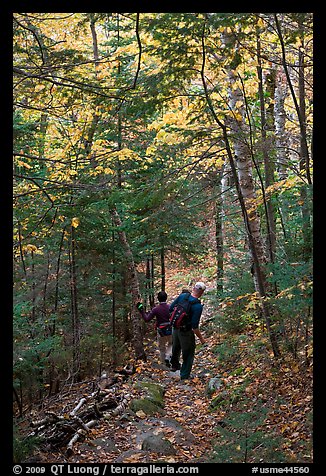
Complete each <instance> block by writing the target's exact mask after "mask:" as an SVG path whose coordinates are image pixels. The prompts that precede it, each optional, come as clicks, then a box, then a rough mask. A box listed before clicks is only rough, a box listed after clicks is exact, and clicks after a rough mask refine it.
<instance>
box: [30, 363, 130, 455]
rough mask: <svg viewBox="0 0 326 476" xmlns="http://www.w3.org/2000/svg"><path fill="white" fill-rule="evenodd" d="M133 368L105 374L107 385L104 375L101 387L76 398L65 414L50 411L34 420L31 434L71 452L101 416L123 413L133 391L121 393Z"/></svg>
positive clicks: (109, 416) (106, 416) (69, 453)
mask: <svg viewBox="0 0 326 476" xmlns="http://www.w3.org/2000/svg"><path fill="white" fill-rule="evenodd" d="M133 371H134V369H129V368H124V369H122V371H121V372H122V375H121V374H120V373H119V374H117V373H116V374H115V375H114V376H113V377H111V378H110V379H109V378H108V377H107V376H106V375H105V379H106V382H105V385H104V378H102V379H101V380H102V384H101V385H100V382H98V388H97V390H96V391H93V392H92V393H90V395H85V394H84V395H83V397H82V398H80V399H79V400H76V402H75V404H74V406H73V408H72V409H71V410H70V411H68V412H67V411H64V413H63V414H62V415H60V414H56V413H55V412H53V411H50V412H46V414H45V416H44V417H43V418H41V419H40V420H37V421H32V422H31V423H30V426H31V427H32V428H33V431H32V432H31V433H30V434H29V435H28V436H39V437H41V438H42V440H43V443H44V445H45V446H47V445H50V448H51V447H52V448H66V450H65V451H66V454H67V455H68V456H69V455H71V454H72V453H73V451H74V445H75V444H76V442H78V441H80V440H81V439H85V438H86V437H87V435H88V434H89V431H90V428H92V427H93V426H95V425H96V423H97V422H98V421H99V420H100V419H102V418H105V419H107V418H112V417H115V416H118V415H121V414H122V413H123V412H124V411H125V410H126V409H127V407H128V405H129V401H130V398H131V395H130V394H126V395H123V394H122V395H121V393H120V391H121V384H122V383H123V382H124V381H125V379H126V378H128V375H130V374H131V373H133ZM103 377H104V376H103ZM101 380H100V381H101ZM113 383H114V385H113V386H112V384H113ZM108 385H109V388H107V386H108ZM93 389H94V386H93Z"/></svg>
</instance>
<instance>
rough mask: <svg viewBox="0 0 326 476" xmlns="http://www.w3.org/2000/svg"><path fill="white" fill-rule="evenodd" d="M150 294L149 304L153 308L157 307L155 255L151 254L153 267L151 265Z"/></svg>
mask: <svg viewBox="0 0 326 476" xmlns="http://www.w3.org/2000/svg"><path fill="white" fill-rule="evenodd" d="M150 272H151V274H150V293H149V304H150V306H151V308H152V307H154V305H155V299H154V254H153V253H152V254H151V265H150Z"/></svg>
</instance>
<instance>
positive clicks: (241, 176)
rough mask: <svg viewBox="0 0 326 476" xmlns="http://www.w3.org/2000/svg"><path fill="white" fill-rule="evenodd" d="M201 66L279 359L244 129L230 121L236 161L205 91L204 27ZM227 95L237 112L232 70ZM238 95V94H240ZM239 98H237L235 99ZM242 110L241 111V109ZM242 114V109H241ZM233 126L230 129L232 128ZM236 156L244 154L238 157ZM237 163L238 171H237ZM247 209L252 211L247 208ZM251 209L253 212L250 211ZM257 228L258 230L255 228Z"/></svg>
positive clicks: (268, 328)
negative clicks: (220, 131)
mask: <svg viewBox="0 0 326 476" xmlns="http://www.w3.org/2000/svg"><path fill="white" fill-rule="evenodd" d="M222 39H223V41H224V43H225V42H228V41H229V39H230V38H228V34H227V33H226V32H224V33H223V36H222ZM202 55H203V58H202V67H201V78H202V83H203V87H204V91H205V97H206V100H207V104H208V107H209V109H210V111H211V113H212V116H213V118H214V120H215V121H216V123H217V124H218V125H219V127H220V128H221V130H222V138H223V141H224V144H225V148H226V152H227V156H228V159H229V163H230V167H231V171H232V175H233V178H234V183H235V186H236V190H237V194H238V199H239V202H240V206H241V211H242V215H243V219H244V223H245V227H246V231H247V236H248V241H249V248H250V253H251V256H252V260H253V264H254V266H253V268H254V275H255V286H256V289H257V292H258V295H259V297H260V298H261V308H262V314H263V317H264V319H265V322H266V327H267V330H268V333H269V337H270V342H271V346H272V350H273V354H274V357H275V358H278V357H279V356H280V351H279V347H278V343H277V339H276V334H275V332H274V329H273V328H272V320H271V316H272V309H271V307H270V305H269V304H268V302H267V301H266V297H267V292H266V289H267V282H266V276H265V269H264V265H265V260H266V257H265V253H264V248H263V245H262V240H261V236H260V232H259V220H258V216H257V213H256V209H255V207H252V203H250V202H249V199H252V198H253V194H254V189H253V180H252V175H251V164H250V154H249V153H248V150H247V149H248V146H247V144H246V143H245V142H240V140H241V139H243V138H244V137H243V135H242V134H243V132H244V131H243V130H242V129H241V127H240V126H242V120H240V121H239V123H238V121H236V120H235V118H234V120H233V121H231V133H232V136H233V138H234V151H235V159H234V157H233V153H232V150H231V146H230V140H229V136H228V129H227V126H226V124H224V123H223V122H222V121H221V120H220V119H219V118H218V116H217V115H216V113H215V110H214V107H213V104H212V101H211V99H210V95H209V92H208V89H207V84H206V80H205V73H204V71H205V25H204V28H203V34H202ZM228 76H229V84H230V88H229V95H230V102H231V104H230V105H231V111H235V110H236V107H235V106H236V102H234V100H236V101H237V100H240V101H241V102H240V104H243V98H242V97H241V91H240V89H239V88H235V91H233V90H232V87H234V86H235V84H234V83H235V74H234V72H233V70H232V69H231V68H229V74H228ZM239 93H240V94H239ZM237 96H238V97H237ZM242 109H243V108H242ZM240 111H241V110H240ZM232 126H233V127H232ZM239 154H243V156H242V155H239ZM236 162H237V164H238V171H237V169H236ZM248 206H250V207H251V209H249V210H248V209H247V207H248ZM253 208H254V209H253ZM257 225H258V227H257Z"/></svg>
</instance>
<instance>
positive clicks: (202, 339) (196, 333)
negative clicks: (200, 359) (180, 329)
mask: <svg viewBox="0 0 326 476" xmlns="http://www.w3.org/2000/svg"><path fill="white" fill-rule="evenodd" d="M193 333H194V334H195V335H196V336H197V337H198V339H199V340H200V342H201V343H202V344H205V342H206V341H205V339H204V337H203V336H202V333H201V332H200V330H199V329H198V327H197V329H193Z"/></svg>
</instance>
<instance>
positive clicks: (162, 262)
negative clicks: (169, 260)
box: [161, 245, 165, 291]
mask: <svg viewBox="0 0 326 476" xmlns="http://www.w3.org/2000/svg"><path fill="white" fill-rule="evenodd" d="M161 290H162V291H165V251H164V245H162V247H161Z"/></svg>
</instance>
